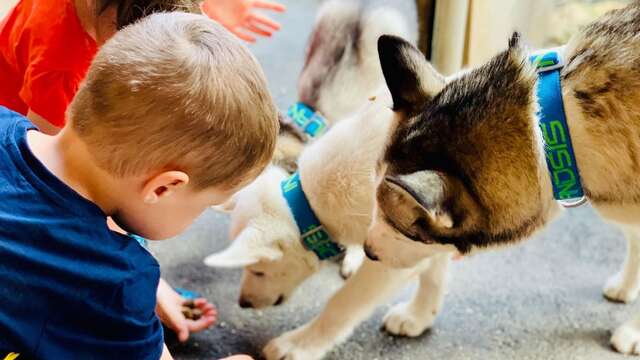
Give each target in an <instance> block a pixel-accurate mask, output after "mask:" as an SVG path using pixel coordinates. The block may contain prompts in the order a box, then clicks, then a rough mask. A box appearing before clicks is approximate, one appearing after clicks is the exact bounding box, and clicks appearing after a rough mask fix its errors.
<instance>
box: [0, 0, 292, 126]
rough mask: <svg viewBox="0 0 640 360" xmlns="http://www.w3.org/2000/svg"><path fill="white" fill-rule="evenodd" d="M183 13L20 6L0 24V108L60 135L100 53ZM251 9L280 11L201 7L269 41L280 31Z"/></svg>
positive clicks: (147, 6) (44, 1)
mask: <svg viewBox="0 0 640 360" xmlns="http://www.w3.org/2000/svg"><path fill="white" fill-rule="evenodd" d="M185 6H188V2H187V0H128V1H124V0H55V1H54V0H21V1H19V2H18V4H17V5H16V6H15V7H14V8H13V10H12V11H11V12H10V13H9V14H8V15H7V17H6V18H5V19H4V20H3V21H2V23H0V84H1V86H0V105H3V106H6V107H7V108H9V109H11V110H14V111H17V112H19V113H21V114H24V115H27V117H28V118H29V120H31V122H33V123H34V124H35V125H36V126H38V128H39V129H40V130H41V131H42V132H45V133H47V134H55V133H57V132H58V131H59V129H60V128H61V127H62V126H63V125H64V122H65V116H64V113H65V110H66V108H67V105H68V104H69V102H70V101H71V99H72V98H73V96H74V95H75V93H76V91H77V90H78V86H79V84H80V82H81V81H82V79H83V78H84V75H85V73H86V71H87V69H88V67H89V64H90V63H91V60H92V59H93V56H94V54H95V53H96V51H97V49H98V46H100V45H101V44H102V43H104V42H105V41H106V40H107V39H109V37H111V35H113V34H114V33H115V31H116V30H117V29H119V28H122V27H124V26H126V25H128V24H130V23H132V22H134V21H135V20H137V19H139V18H141V17H142V16H144V15H145V14H149V13H152V12H154V11H163V10H176V9H182V8H184V7H185ZM254 8H263V9H271V10H275V11H283V10H284V7H283V6H282V5H280V4H277V3H272V2H269V1H260V0H207V1H205V2H203V3H202V4H201V9H202V11H203V12H204V13H205V14H207V15H208V16H209V17H211V18H213V19H215V20H217V21H219V22H220V23H221V24H222V25H224V26H225V27H227V28H228V29H229V30H230V31H231V32H233V33H234V34H236V35H237V36H238V37H240V38H241V39H244V40H246V41H249V42H253V41H255V37H254V36H253V35H252V34H257V35H262V36H271V35H272V34H273V32H274V31H276V30H278V29H279V27H280V25H279V24H278V23H276V22H273V21H272V20H270V19H269V18H267V17H265V16H263V15H260V14H257V13H255V12H253V11H252V10H253V9H254ZM96 14H97V15H96Z"/></svg>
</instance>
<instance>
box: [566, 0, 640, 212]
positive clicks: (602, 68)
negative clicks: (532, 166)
mask: <svg viewBox="0 0 640 360" xmlns="http://www.w3.org/2000/svg"><path fill="white" fill-rule="evenodd" d="M566 54H567V66H566V67H565V68H564V69H563V72H562V84H563V88H564V89H565V106H566V107H567V111H568V113H569V114H571V115H572V116H569V118H568V121H569V128H570V129H571V134H572V141H574V143H575V145H574V147H575V148H576V149H577V150H576V156H577V161H578V164H585V165H586V164H589V166H581V167H580V170H581V177H582V178H583V180H584V183H585V188H586V190H587V195H588V197H589V199H590V200H591V201H592V202H594V203H607V204H610V205H614V204H621V203H623V202H627V203H629V202H638V201H640V183H638V181H637V176H638V173H640V1H634V2H633V3H632V4H631V5H630V6H628V7H626V8H624V9H620V10H615V11H612V12H610V13H608V14H607V15H606V16H604V17H602V18H600V19H598V20H597V21H595V22H594V23H592V24H590V25H589V26H587V27H586V28H585V29H584V30H583V31H581V33H580V34H578V35H577V36H575V37H574V38H573V39H572V40H571V41H570V42H569V44H568V45H567V49H566ZM594 162H595V163H594ZM603 167H604V168H611V169H616V171H615V172H614V173H611V174H609V176H607V177H606V179H604V178H603V177H602V172H601V169H602V168H603Z"/></svg>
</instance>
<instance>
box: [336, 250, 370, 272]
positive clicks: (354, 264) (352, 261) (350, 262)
mask: <svg viewBox="0 0 640 360" xmlns="http://www.w3.org/2000/svg"><path fill="white" fill-rule="evenodd" d="M364 258H365V256H364V250H363V249H362V245H350V246H347V252H346V254H345V256H344V259H343V260H342V266H340V275H341V276H342V278H343V279H345V280H346V279H348V278H349V277H350V276H351V275H353V274H354V273H355V272H356V271H357V270H358V268H359V267H360V266H361V265H362V262H363V261H364Z"/></svg>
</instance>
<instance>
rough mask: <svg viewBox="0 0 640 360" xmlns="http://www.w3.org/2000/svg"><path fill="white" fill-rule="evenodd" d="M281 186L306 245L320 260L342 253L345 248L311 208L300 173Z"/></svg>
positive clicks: (303, 242)
mask: <svg viewBox="0 0 640 360" xmlns="http://www.w3.org/2000/svg"><path fill="white" fill-rule="evenodd" d="M280 187H281V189H282V195H283V196H284V198H285V199H286V201H287V205H289V209H291V213H292V214H293V218H294V219H295V221H296V225H297V226H298V229H299V230H300V234H302V235H301V236H300V237H301V240H302V244H303V245H304V247H305V248H306V249H307V250H311V251H313V252H314V253H315V254H316V255H317V256H318V258H319V259H320V260H325V259H330V258H333V257H336V256H337V255H340V254H341V253H342V252H343V251H344V249H343V248H342V246H340V244H338V243H336V242H334V241H333V240H331V237H330V236H329V234H328V233H327V231H326V230H325V229H324V227H323V226H322V224H321V223H320V220H318V218H317V217H316V214H315V213H314V212H313V209H311V205H309V201H308V200H307V197H306V196H305V194H304V191H303V190H302V183H301V182H300V174H299V173H298V172H296V173H294V174H293V175H291V177H289V178H288V179H287V180H284V181H283V182H282V184H281V185H280Z"/></svg>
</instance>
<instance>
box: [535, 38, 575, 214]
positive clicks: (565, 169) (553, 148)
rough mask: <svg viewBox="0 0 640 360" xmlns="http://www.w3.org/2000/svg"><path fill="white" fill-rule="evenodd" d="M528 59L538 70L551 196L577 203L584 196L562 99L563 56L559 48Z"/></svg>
mask: <svg viewBox="0 0 640 360" xmlns="http://www.w3.org/2000/svg"><path fill="white" fill-rule="evenodd" d="M530 61H531V62H532V64H533V65H534V66H535V67H536V69H537V71H538V86H537V97H538V105H539V108H540V110H539V112H538V118H539V121H540V123H539V126H540V129H541V131H542V136H543V139H544V151H545V159H546V161H547V168H548V169H549V175H550V177H551V185H552V186H553V196H554V198H555V199H556V200H557V201H558V202H559V203H560V204H561V205H562V206H564V207H576V206H580V205H582V204H584V203H585V202H586V197H585V195H584V189H583V188H582V183H581V182H580V172H579V171H578V162H577V161H576V156H575V154H574V152H573V146H572V144H571V134H570V133H569V125H568V124H567V117H566V114H565V111H564V103H563V102H562V84H561V83H560V70H561V69H562V67H563V66H564V63H563V62H562V57H561V56H560V53H559V52H558V51H554V50H550V51H546V52H544V53H542V54H540V55H537V56H531V57H530Z"/></svg>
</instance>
